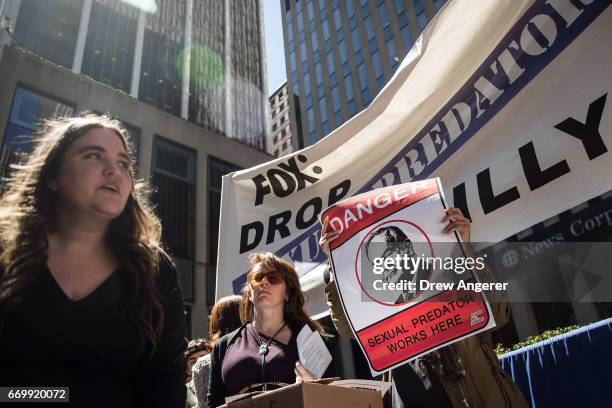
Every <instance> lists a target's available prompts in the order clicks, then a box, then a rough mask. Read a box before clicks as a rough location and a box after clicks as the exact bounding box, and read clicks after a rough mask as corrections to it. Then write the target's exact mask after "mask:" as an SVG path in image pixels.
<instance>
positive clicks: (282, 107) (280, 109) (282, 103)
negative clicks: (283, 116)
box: [278, 102, 285, 111]
mask: <svg viewBox="0 0 612 408" xmlns="http://www.w3.org/2000/svg"><path fill="white" fill-rule="evenodd" d="M284 108H285V103H284V102H281V103H280V105H278V110H279V111H282V110H283V109H284Z"/></svg>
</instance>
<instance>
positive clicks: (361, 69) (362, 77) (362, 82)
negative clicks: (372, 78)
mask: <svg viewBox="0 0 612 408" xmlns="http://www.w3.org/2000/svg"><path fill="white" fill-rule="evenodd" d="M357 74H358V75H359V86H360V89H362V90H363V89H366V88H367V87H368V73H367V71H366V67H365V64H361V65H360V66H358V67H357Z"/></svg>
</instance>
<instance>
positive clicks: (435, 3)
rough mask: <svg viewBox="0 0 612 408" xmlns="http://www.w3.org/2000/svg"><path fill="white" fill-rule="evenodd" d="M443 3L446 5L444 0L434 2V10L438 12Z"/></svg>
mask: <svg viewBox="0 0 612 408" xmlns="http://www.w3.org/2000/svg"><path fill="white" fill-rule="evenodd" d="M444 3H446V0H434V10H436V11H438V10H440V9H441V8H442V6H443V5H444Z"/></svg>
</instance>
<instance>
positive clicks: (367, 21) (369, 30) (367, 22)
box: [365, 16, 376, 40]
mask: <svg viewBox="0 0 612 408" xmlns="http://www.w3.org/2000/svg"><path fill="white" fill-rule="evenodd" d="M365 26H366V34H367V36H368V40H371V39H372V38H374V37H375V36H376V33H375V32H374V25H373V24H372V16H368V17H367V18H366V19H365Z"/></svg>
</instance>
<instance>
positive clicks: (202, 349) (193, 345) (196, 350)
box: [185, 339, 209, 408]
mask: <svg viewBox="0 0 612 408" xmlns="http://www.w3.org/2000/svg"><path fill="white" fill-rule="evenodd" d="M208 352H209V351H208V349H207V347H206V340H205V339H193V340H191V341H189V343H188V344H187V350H186V351H185V360H186V361H187V367H186V376H187V384H186V385H187V401H186V402H185V408H197V407H198V401H197V399H196V391H195V385H194V383H193V378H192V372H193V371H192V367H193V366H194V364H195V363H196V361H197V360H198V359H199V358H200V357H203V356H204V355H206V354H208Z"/></svg>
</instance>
